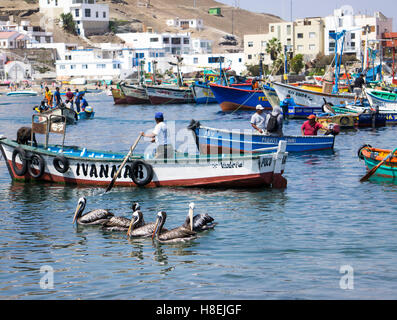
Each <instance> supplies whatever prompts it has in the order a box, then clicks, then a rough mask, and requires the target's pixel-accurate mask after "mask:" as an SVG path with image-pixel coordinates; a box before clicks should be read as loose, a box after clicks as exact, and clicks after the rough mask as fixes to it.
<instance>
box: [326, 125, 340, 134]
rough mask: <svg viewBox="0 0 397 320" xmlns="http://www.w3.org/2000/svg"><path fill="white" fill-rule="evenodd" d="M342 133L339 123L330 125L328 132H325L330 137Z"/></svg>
mask: <svg viewBox="0 0 397 320" xmlns="http://www.w3.org/2000/svg"><path fill="white" fill-rule="evenodd" d="M339 132H340V127H339V124H337V123H330V124H329V125H328V130H327V131H326V132H325V135H326V136H328V135H330V134H332V135H334V136H337V135H338V134H339Z"/></svg>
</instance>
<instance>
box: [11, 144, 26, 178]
mask: <svg viewBox="0 0 397 320" xmlns="http://www.w3.org/2000/svg"><path fill="white" fill-rule="evenodd" d="M18 154H19V158H20V159H21V161H22V168H21V169H18V167H17V164H16V161H15V159H16V157H17V155H18ZM12 169H13V170H14V172H15V173H16V175H18V176H24V175H25V174H26V171H27V169H28V163H27V158H26V151H25V150H24V149H22V148H19V147H18V148H15V149H14V151H13V152H12Z"/></svg>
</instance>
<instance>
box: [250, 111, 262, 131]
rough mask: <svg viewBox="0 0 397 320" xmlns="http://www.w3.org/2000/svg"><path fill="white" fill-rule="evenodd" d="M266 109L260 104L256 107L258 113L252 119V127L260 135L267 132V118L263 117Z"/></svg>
mask: <svg viewBox="0 0 397 320" xmlns="http://www.w3.org/2000/svg"><path fill="white" fill-rule="evenodd" d="M264 109H265V108H264V107H262V106H261V105H260V104H258V105H257V106H256V112H255V113H254V114H253V115H252V117H251V126H252V127H253V128H254V129H255V130H257V131H258V132H259V133H264V132H265V118H264V117H263V116H262V113H263V110H264Z"/></svg>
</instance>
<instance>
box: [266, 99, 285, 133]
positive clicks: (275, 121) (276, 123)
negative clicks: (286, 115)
mask: <svg viewBox="0 0 397 320" xmlns="http://www.w3.org/2000/svg"><path fill="white" fill-rule="evenodd" d="M283 121H284V119H283V115H282V114H281V110H280V108H279V107H277V106H276V107H274V108H273V111H272V112H271V113H268V114H267V115H266V118H265V128H266V130H265V135H267V136H272V137H282V136H283Z"/></svg>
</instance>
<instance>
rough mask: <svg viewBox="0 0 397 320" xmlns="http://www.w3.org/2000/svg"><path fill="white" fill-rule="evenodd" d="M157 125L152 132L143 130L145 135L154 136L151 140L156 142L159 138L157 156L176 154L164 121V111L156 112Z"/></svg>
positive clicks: (164, 156) (142, 133)
mask: <svg viewBox="0 0 397 320" xmlns="http://www.w3.org/2000/svg"><path fill="white" fill-rule="evenodd" d="M154 120H155V121H156V126H155V127H154V129H153V131H152V133H151V134H145V133H144V132H141V135H142V136H143V137H147V138H152V140H151V142H152V143H155V142H156V138H157V148H156V154H155V156H154V157H155V158H158V159H166V158H170V157H171V156H173V155H174V148H173V147H172V145H171V144H169V143H168V128H167V125H166V124H165V123H164V115H163V113H162V112H156V114H155V115H154Z"/></svg>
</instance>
